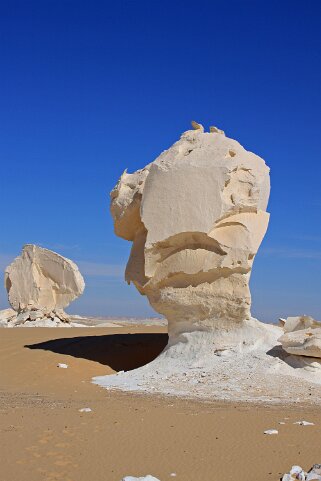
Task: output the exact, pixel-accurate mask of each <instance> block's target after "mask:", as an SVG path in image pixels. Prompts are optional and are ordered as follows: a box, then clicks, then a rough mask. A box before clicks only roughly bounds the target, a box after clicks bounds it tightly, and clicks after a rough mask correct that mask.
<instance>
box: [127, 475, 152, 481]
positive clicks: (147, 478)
mask: <svg viewBox="0 0 321 481" xmlns="http://www.w3.org/2000/svg"><path fill="white" fill-rule="evenodd" d="M121 481H160V480H159V479H158V478H154V476H151V475H150V474H147V476H142V477H141V478H135V476H125V477H124V478H123V479H122V480H121Z"/></svg>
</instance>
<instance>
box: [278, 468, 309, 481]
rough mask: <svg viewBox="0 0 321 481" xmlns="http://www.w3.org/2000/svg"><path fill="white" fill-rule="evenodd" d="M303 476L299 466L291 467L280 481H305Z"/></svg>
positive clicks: (303, 473)
mask: <svg viewBox="0 0 321 481" xmlns="http://www.w3.org/2000/svg"><path fill="white" fill-rule="evenodd" d="M305 475H306V473H305V472H304V471H303V469H302V468H301V466H292V468H291V471H290V472H289V473H286V474H285V475H284V476H283V477H282V481H294V480H295V479H297V480H299V481H305Z"/></svg>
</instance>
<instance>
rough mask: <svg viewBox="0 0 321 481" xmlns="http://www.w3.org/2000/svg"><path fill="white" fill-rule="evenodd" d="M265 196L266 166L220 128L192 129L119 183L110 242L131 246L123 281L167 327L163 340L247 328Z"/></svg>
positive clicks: (113, 196) (267, 184) (113, 195)
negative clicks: (182, 334)
mask: <svg viewBox="0 0 321 481" xmlns="http://www.w3.org/2000/svg"><path fill="white" fill-rule="evenodd" d="M196 127H197V126H194V128H196ZM269 192H270V178H269V168H268V167H267V166H266V164H265V162H264V160H263V159H262V158H260V157H259V156H257V155H255V154H253V153H252V152H249V151H247V150H245V149H244V148H243V147H242V146H241V145H240V144H239V143H238V142H237V141H236V140H233V139H230V138H228V137H226V136H224V135H222V134H221V133H220V131H219V130H218V129H216V130H215V129H212V132H211V133H204V132H203V129H202V128H196V130H189V131H187V132H185V133H184V134H183V135H182V136H181V138H180V140H179V141H178V142H176V143H175V144H174V145H173V146H172V147H170V148H169V149H168V150H165V151H164V152H163V153H162V154H161V155H160V156H159V157H158V158H157V159H156V160H154V162H152V163H151V164H149V165H148V166H146V167H145V168H144V169H142V170H139V171H137V172H135V173H133V174H128V173H127V172H125V173H124V174H123V175H122V176H121V178H120V180H119V182H118V184H117V185H116V187H115V188H114V190H113V191H112V193H111V213H112V216H113V218H114V226H115V232H116V234H117V235H119V236H120V237H123V238H124V239H127V240H130V241H132V242H133V246H132V250H131V254H130V258H129V261H128V264H127V268H126V280H127V282H128V283H133V284H134V285H135V286H136V287H137V289H138V290H139V292H140V293H141V294H143V295H146V296H147V297H148V299H149V301H150V303H151V305H152V306H153V307H154V308H155V309H156V311H158V312H160V313H161V314H163V315H164V316H165V317H166V318H167V319H168V322H169V333H170V336H173V335H174V333H175V334H178V333H179V332H184V331H191V330H197V329H205V330H213V329H216V328H219V329H221V328H225V327H228V328H230V327H231V326H236V325H240V324H242V323H243V322H244V321H246V320H249V319H250V317H251V314H250V306H251V296H250V290H249V279H250V274H251V269H252V265H253V260H254V257H255V254H256V253H257V251H258V248H259V246H260V244H261V241H262V239H263V237H264V235H265V232H266V229H267V226H268V221H269V214H268V213H267V212H266V208H267V203H268V198H269Z"/></svg>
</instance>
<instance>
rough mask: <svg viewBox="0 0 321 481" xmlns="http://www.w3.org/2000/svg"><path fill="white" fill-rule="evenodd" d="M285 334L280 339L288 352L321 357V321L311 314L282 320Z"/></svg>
mask: <svg viewBox="0 0 321 481" xmlns="http://www.w3.org/2000/svg"><path fill="white" fill-rule="evenodd" d="M280 321H281V323H283V329H284V334H283V336H281V337H280V338H279V339H278V341H279V342H280V343H281V344H282V347H283V349H284V350H285V351H286V352H287V353H288V354H294V355H296V356H307V357H311V358H314V357H317V358H321V322H320V321H316V320H315V319H313V317H311V316H296V317H288V318H287V319H285V320H283V319H282V320H281V319H280Z"/></svg>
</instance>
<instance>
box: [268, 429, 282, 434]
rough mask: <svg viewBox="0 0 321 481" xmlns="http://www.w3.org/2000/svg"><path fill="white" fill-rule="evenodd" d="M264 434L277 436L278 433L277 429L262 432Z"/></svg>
mask: <svg viewBox="0 0 321 481" xmlns="http://www.w3.org/2000/svg"><path fill="white" fill-rule="evenodd" d="M264 434H279V431H278V430H277V429H268V430H267V431H264Z"/></svg>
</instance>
